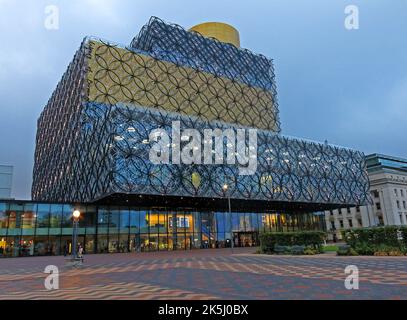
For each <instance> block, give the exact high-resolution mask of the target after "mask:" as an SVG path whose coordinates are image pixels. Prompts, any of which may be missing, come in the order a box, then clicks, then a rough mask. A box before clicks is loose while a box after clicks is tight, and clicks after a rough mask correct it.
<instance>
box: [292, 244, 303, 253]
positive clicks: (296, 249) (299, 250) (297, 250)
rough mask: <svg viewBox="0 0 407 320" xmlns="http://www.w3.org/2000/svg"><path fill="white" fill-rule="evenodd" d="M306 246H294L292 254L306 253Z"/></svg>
mask: <svg viewBox="0 0 407 320" xmlns="http://www.w3.org/2000/svg"><path fill="white" fill-rule="evenodd" d="M304 250H305V246H297V245H295V246H292V247H291V253H292V254H304Z"/></svg>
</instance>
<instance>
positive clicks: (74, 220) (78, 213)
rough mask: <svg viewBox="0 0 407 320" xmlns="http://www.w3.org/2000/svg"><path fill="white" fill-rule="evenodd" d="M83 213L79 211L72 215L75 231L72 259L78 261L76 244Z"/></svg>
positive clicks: (73, 233)
mask: <svg viewBox="0 0 407 320" xmlns="http://www.w3.org/2000/svg"><path fill="white" fill-rule="evenodd" d="M80 216H81V212H80V211H79V210H74V212H73V213H72V217H73V230H72V258H73V259H74V260H75V259H76V244H77V241H78V223H79V217H80Z"/></svg>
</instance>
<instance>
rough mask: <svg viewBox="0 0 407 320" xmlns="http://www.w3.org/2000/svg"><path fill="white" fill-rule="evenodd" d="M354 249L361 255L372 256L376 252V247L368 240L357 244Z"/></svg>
mask: <svg viewBox="0 0 407 320" xmlns="http://www.w3.org/2000/svg"><path fill="white" fill-rule="evenodd" d="M354 250H355V251H356V252H357V253H358V254H360V255H363V256H371V255H373V254H374V252H375V247H374V246H372V245H370V244H369V243H367V242H360V243H357V244H356V246H355V248H354Z"/></svg>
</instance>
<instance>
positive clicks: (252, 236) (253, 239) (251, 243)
mask: <svg viewBox="0 0 407 320" xmlns="http://www.w3.org/2000/svg"><path fill="white" fill-rule="evenodd" d="M233 238H234V244H235V246H236V247H256V246H258V245H259V233H258V232H256V231H252V232H234V233H233Z"/></svg>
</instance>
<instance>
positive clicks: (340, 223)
mask: <svg viewBox="0 0 407 320" xmlns="http://www.w3.org/2000/svg"><path fill="white" fill-rule="evenodd" d="M339 225H340V226H341V228H343V220H339Z"/></svg>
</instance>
